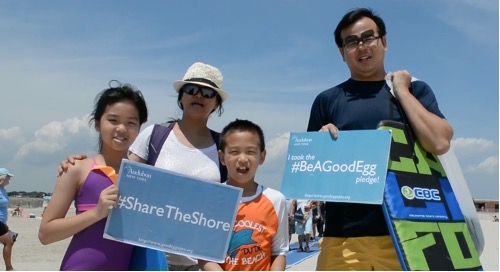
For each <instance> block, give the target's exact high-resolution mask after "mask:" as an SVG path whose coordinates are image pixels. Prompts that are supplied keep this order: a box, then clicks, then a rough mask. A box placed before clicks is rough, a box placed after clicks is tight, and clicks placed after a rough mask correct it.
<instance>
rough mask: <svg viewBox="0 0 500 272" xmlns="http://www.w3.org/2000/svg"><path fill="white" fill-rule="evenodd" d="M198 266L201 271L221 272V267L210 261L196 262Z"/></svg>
mask: <svg viewBox="0 0 500 272" xmlns="http://www.w3.org/2000/svg"><path fill="white" fill-rule="evenodd" d="M198 265H199V266H200V269H201V270H203V271H223V270H222V267H221V266H220V265H219V264H218V263H214V262H210V261H205V260H198Z"/></svg>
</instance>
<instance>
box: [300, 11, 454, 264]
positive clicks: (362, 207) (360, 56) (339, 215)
mask: <svg viewBox="0 0 500 272" xmlns="http://www.w3.org/2000/svg"><path fill="white" fill-rule="evenodd" d="M334 36H335V43H336V44H337V47H338V50H339V52H340V55H341V56H342V59H343V60H344V62H345V63H346V64H347V67H348V68H349V70H350V73H351V77H350V78H349V79H348V80H347V81H345V82H343V83H341V84H339V85H337V86H335V87H333V88H331V89H328V90H326V91H324V92H322V93H320V94H319V95H318V96H317V97H316V99H315V101H314V102H313V105H312V107H311V114H310V117H309V124H308V127H307V131H330V133H331V134H332V136H333V137H335V138H336V137H337V133H338V131H339V130H362V129H376V128H377V125H378V123H379V121H381V120H395V121H401V115H400V113H399V112H398V110H397V106H396V105H395V104H394V103H392V102H391V99H392V97H393V95H392V94H391V93H390V92H389V88H388V85H387V84H386V80H385V78H386V76H387V77H388V79H389V80H390V81H391V83H392V89H393V92H394V96H395V97H396V98H397V99H398V100H399V103H400V104H401V106H402V109H403V110H404V112H405V113H406V115H407V118H408V120H409V123H410V124H411V125H412V128H413V130H414V131H415V134H416V137H417V138H418V140H419V142H420V143H421V145H422V147H423V148H424V149H425V150H427V151H428V152H431V153H434V154H437V155H440V154H444V153H446V152H447V151H448V149H449V148H450V141H451V138H452V136H453V129H452V127H451V126H450V124H449V123H448V122H447V121H446V119H444V116H443V114H442V113H441V111H440V110H439V107H438V104H437V101H436V98H435V96H434V94H433V92H432V90H431V88H430V87H429V86H428V85H427V84H426V83H425V82H423V81H415V82H411V76H410V74H409V73H408V71H406V70H402V71H396V72H393V73H391V74H390V75H387V73H386V71H385V68H384V57H385V53H386V51H387V38H386V28H385V23H384V21H383V20H382V19H381V18H380V17H379V16H377V15H376V14H375V13H374V12H373V11H372V10H370V9H364V8H359V9H354V10H352V11H350V12H348V13H347V14H345V15H344V17H343V18H342V19H341V21H340V22H339V24H338V25H337V28H336V29H335V32H334ZM410 84H411V85H410ZM410 86H411V92H410ZM391 103H392V104H391ZM325 210H326V218H325V232H324V234H323V235H324V238H323V240H322V242H321V252H320V255H319V257H318V263H317V267H316V269H317V270H344V271H345V270H401V269H402V268H401V265H400V263H399V261H398V257H397V255H396V251H395V249H394V245H393V243H392V240H391V237H390V236H389V230H388V228H387V225H386V222H385V219H384V215H383V212H382V207H381V205H368V204H356V203H355V204H352V203H340V202H327V203H326V206H325Z"/></svg>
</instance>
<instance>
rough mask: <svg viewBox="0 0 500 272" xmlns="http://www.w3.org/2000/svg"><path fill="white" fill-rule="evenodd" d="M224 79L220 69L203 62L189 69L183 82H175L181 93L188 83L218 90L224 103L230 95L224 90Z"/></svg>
mask: <svg viewBox="0 0 500 272" xmlns="http://www.w3.org/2000/svg"><path fill="white" fill-rule="evenodd" d="M222 79H223V76H222V73H221V71H220V70H219V69H217V68H215V67H213V66H212V65H208V64H205V63H202V62H195V63H193V65H191V67H189V68H188V69H187V71H186V74H185V75H184V77H183V78H182V80H177V81H175V82H174V88H175V91H176V92H179V90H180V89H181V88H182V86H184V85H185V84H188V83H192V84H196V85H202V86H207V87H210V88H212V89H214V90H216V91H217V93H218V94H219V95H220V97H221V98H222V101H225V100H226V99H227V98H228V97H229V93H228V92H226V91H224V90H223V89H222V88H223V86H222Z"/></svg>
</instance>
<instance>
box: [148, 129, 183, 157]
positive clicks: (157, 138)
mask: <svg viewBox="0 0 500 272" xmlns="http://www.w3.org/2000/svg"><path fill="white" fill-rule="evenodd" d="M175 123H176V122H167V123H161V124H155V126H154V127H153V131H152V132H151V137H150V138H149V145H148V150H149V153H148V154H149V155H148V161H147V162H146V163H147V164H149V165H153V166H154V165H155V163H156V160H157V159H158V155H160V151H161V148H162V147H163V143H165V140H166V139H167V137H168V135H169V134H170V131H172V129H173V128H174V125H175Z"/></svg>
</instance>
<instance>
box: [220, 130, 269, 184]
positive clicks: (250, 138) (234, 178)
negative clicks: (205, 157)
mask: <svg viewBox="0 0 500 272" xmlns="http://www.w3.org/2000/svg"><path fill="white" fill-rule="evenodd" d="M219 158H220V160H221V162H222V163H223V164H224V165H226V166H227V170H228V176H229V181H228V183H230V184H231V185H234V186H238V187H242V188H244V187H245V184H248V185H252V183H253V182H254V178H255V174H256V172H257V168H258V167H259V165H261V164H262V163H263V162H264V160H265V158H266V151H265V150H264V151H263V152H261V151H260V139H259V136H258V135H257V134H256V133H254V132H250V131H233V132H230V133H229V134H228V135H227V136H226V147H225V148H224V152H222V151H219Z"/></svg>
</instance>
